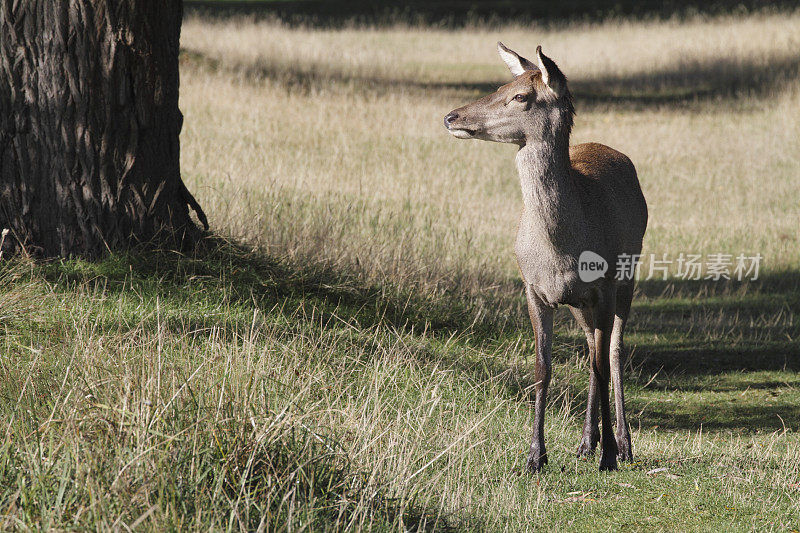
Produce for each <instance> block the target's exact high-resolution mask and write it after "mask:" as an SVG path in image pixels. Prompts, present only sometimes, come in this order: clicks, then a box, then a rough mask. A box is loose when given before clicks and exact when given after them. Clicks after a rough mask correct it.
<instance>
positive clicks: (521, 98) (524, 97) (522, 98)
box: [514, 94, 528, 102]
mask: <svg viewBox="0 0 800 533" xmlns="http://www.w3.org/2000/svg"><path fill="white" fill-rule="evenodd" d="M527 99H528V95H527V94H518V95H517V96H515V97H514V100H516V101H517V102H524V101H525V100H527Z"/></svg>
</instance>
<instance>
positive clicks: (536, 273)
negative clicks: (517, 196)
mask: <svg viewBox="0 0 800 533" xmlns="http://www.w3.org/2000/svg"><path fill="white" fill-rule="evenodd" d="M497 49H498V52H499V54H500V57H501V59H502V60H503V61H504V62H505V63H506V65H507V66H508V68H509V70H510V71H511V74H512V75H513V77H514V79H513V81H511V82H510V83H508V84H506V85H503V86H502V87H500V88H499V89H497V91H495V92H494V93H492V94H489V95H487V96H484V97H483V98H480V99H478V100H476V101H474V102H472V103H469V104H467V105H465V106H463V107H459V108H458V109H455V110H453V111H451V112H450V113H448V114H447V115H446V116H445V117H444V125H445V127H446V128H447V130H448V132H449V133H450V134H452V135H453V136H454V137H456V138H459V139H479V140H484V141H494V142H500V143H511V144H516V145H518V147H519V149H518V151H517V154H516V166H517V171H518V173H519V180H520V185H521V187H522V200H523V207H522V214H521V216H520V219H519V225H518V228H517V237H516V242H515V245H514V252H515V255H516V258H517V264H518V266H519V270H520V273H521V275H522V280H523V284H524V287H525V297H526V299H527V304H528V314H529V315H530V321H531V324H532V325H533V330H534V341H535V352H536V354H535V355H536V360H535V369H534V373H535V377H534V380H535V383H534V389H535V400H534V417H533V437H532V439H531V444H530V449H529V453H528V458H527V465H526V466H527V469H528V471H530V472H532V473H536V472H539V471H540V470H541V469H542V468H543V467H544V466H545V465H546V464H547V451H546V448H545V439H544V416H545V405H546V401H547V389H548V386H549V384H550V379H551V373H552V340H553V339H552V338H553V313H554V310H555V309H556V308H557V307H558V306H559V305H565V306H568V307H569V309H570V311H571V313H572V315H573V316H574V317H575V320H576V321H577V323H578V325H579V326H580V328H581V329H582V330H583V332H584V334H585V335H586V343H587V345H588V354H589V360H590V368H591V370H590V378H589V390H588V400H587V406H586V417H585V419H584V423H583V431H582V436H581V440H580V444H579V446H578V451H577V453H578V456H579V457H588V456H591V455H592V454H594V452H595V450H596V448H597V445H598V443H600V444H601V450H602V454H601V458H600V470H601V471H609V470H616V469H617V466H618V463H617V461H618V460H620V461H632V460H633V448H632V445H631V435H630V428H629V426H628V422H627V419H626V416H625V396H624V392H623V385H622V377H623V366H624V360H625V355H624V346H623V331H624V329H625V324H626V323H627V320H628V315H629V313H630V309H631V302H632V300H633V292H634V283H635V279H634V278H635V276H634V272H635V268H636V260H637V259H638V258H639V257H640V254H641V250H642V240H643V238H644V234H645V230H646V228H647V203H646V201H645V199H644V195H643V194H642V189H641V186H640V184H639V178H638V176H637V174H636V169H635V168H634V166H633V163H632V162H631V160H630V159H629V158H628V157H627V156H626V155H624V154H622V153H620V152H618V151H616V150H614V149H613V148H610V147H608V146H605V145H602V144H599V143H586V144H578V145H575V146H570V145H569V141H570V133H571V131H572V125H573V116H574V115H575V108H574V106H573V102H572V95H571V94H570V91H569V88H568V86H567V78H566V76H564V74H563V73H562V72H561V70H560V69H559V68H558V66H556V64H555V62H554V61H553V60H552V59H550V58H549V57H547V56H546V55H544V53H542V47H541V46H538V47H537V48H536V63H535V64H534V63H533V62H531V61H529V60H528V59H526V58H524V57H522V56H520V55H519V54H518V53H516V52H514V51H513V50H511V49H509V48H507V47H506V46H505V45H503V43H500V42H498V43H497ZM609 381H611V382H612V384H613V390H614V407H615V414H616V432H614V431H613V429H612V426H611V408H610V405H609ZM598 408H599V410H600V416H599V419H600V420H599V422H600V425H601V427H602V434H601V432H600V427H599V425H598V413H597V411H598Z"/></svg>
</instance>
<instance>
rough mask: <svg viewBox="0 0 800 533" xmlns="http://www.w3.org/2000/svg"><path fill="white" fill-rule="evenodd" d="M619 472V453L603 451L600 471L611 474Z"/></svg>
mask: <svg viewBox="0 0 800 533" xmlns="http://www.w3.org/2000/svg"><path fill="white" fill-rule="evenodd" d="M612 470H617V452H616V450H609V451H606V450H603V455H602V456H601V457H600V471H601V472H610V471H612Z"/></svg>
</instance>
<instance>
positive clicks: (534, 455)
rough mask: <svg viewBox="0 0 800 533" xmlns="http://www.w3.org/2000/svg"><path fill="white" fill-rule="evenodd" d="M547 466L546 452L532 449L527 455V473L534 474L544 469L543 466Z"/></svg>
mask: <svg viewBox="0 0 800 533" xmlns="http://www.w3.org/2000/svg"><path fill="white" fill-rule="evenodd" d="M546 464H547V452H546V451H544V449H542V450H541V451H539V450H538V449H532V450H531V453H529V454H528V464H527V468H528V472H530V473H531V474H536V473H538V472H540V471H541V470H542V468H544V465H546Z"/></svg>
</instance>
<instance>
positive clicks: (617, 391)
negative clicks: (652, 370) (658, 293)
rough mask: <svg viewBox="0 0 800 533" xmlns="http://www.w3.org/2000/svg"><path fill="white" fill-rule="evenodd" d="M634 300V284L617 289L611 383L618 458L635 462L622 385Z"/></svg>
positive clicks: (620, 286)
mask: <svg viewBox="0 0 800 533" xmlns="http://www.w3.org/2000/svg"><path fill="white" fill-rule="evenodd" d="M632 300H633V282H631V283H630V284H628V285H619V286H618V287H617V301H616V306H615V309H614V328H613V330H612V333H611V349H610V354H609V355H610V357H609V358H610V362H611V383H612V386H613V387H614V411H615V413H616V418H617V428H616V440H617V457H618V458H619V459H620V460H622V461H633V447H632V445H631V432H630V428H629V427H628V420H627V418H626V417H625V393H624V391H623V385H622V370H623V368H624V367H625V361H626V354H625V347H624V344H623V340H622V337H623V332H624V330H625V324H626V323H627V321H628V315H629V314H630V310H631V301H632Z"/></svg>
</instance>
